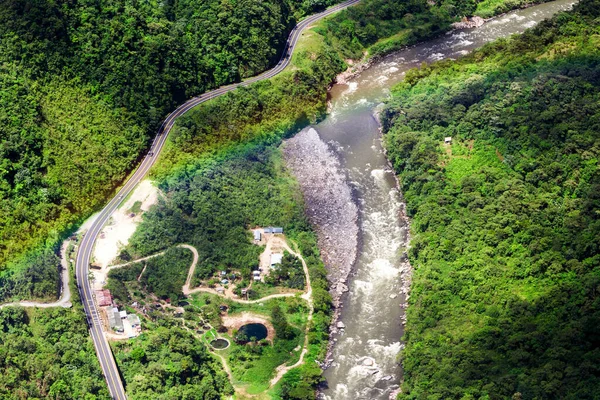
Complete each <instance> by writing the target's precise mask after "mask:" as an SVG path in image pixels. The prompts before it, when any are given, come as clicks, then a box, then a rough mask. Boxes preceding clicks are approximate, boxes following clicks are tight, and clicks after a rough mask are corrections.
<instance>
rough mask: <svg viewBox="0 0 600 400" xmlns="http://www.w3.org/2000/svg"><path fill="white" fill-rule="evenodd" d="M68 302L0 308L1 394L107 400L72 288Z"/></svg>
mask: <svg viewBox="0 0 600 400" xmlns="http://www.w3.org/2000/svg"><path fill="white" fill-rule="evenodd" d="M71 291H72V292H73V291H75V287H74V285H72V287H71ZM71 301H72V302H73V304H74V306H73V308H72V309H64V308H59V307H57V308H52V309H33V308H28V309H24V308H22V307H6V308H2V309H0V398H3V399H23V400H24V399H41V398H48V399H86V400H93V399H109V398H110V396H109V393H108V389H107V387H106V383H105V382H104V379H103V375H102V371H101V370H100V364H99V363H98V359H97V358H96V352H95V349H94V345H93V343H92V340H91V338H90V336H89V333H88V330H87V323H86V320H85V316H84V313H83V308H82V307H81V304H80V302H79V298H78V295H77V293H76V292H74V293H73V296H72V299H71Z"/></svg>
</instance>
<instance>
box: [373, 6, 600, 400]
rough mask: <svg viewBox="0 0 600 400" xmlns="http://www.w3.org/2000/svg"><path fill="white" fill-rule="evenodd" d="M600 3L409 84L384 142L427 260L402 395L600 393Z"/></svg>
mask: <svg viewBox="0 0 600 400" xmlns="http://www.w3.org/2000/svg"><path fill="white" fill-rule="evenodd" d="M599 10H600V3H599V2H598V1H597V0H583V1H582V2H581V3H580V4H579V5H578V6H577V7H576V9H575V11H573V12H570V13H561V14H559V15H557V16H556V17H555V18H553V19H552V20H550V21H547V22H542V23H541V24H540V25H539V26H538V27H536V28H534V29H532V30H529V31H527V32H525V33H524V34H523V35H521V36H519V37H515V38H512V39H503V40H499V41H497V42H495V43H494V44H491V45H488V46H485V47H484V48H483V49H481V50H479V51H476V52H475V53H474V54H472V55H470V56H468V57H466V58H464V59H461V60H459V61H447V62H441V63H437V64H434V65H432V66H426V67H423V68H421V69H420V70H415V71H412V72H411V73H408V74H407V77H406V81H405V82H404V83H402V84H400V85H399V86H398V87H397V88H395V90H394V93H393V98H392V99H391V100H390V101H389V103H388V104H387V108H386V109H385V111H384V112H383V123H384V131H385V137H384V138H385V144H386V148H387V150H388V154H389V157H390V159H391V161H392V163H393V165H394V167H395V169H396V171H397V172H398V174H399V178H400V182H401V187H402V191H403V193H404V196H405V199H406V202H407V211H408V213H409V215H410V216H411V217H412V232H413V238H412V245H411V246H412V247H411V250H410V253H409V254H410V259H411V262H412V264H413V266H414V268H415V272H414V277H413V281H412V289H411V290H412V292H411V297H410V304H409V307H408V311H407V313H408V320H407V327H406V334H405V340H406V349H405V350H404V351H403V352H402V355H401V357H402V363H403V366H404V372H405V383H404V385H403V393H402V394H401V395H400V398H402V399H421V398H456V399H459V398H461V399H475V398H479V399H487V398H489V399H500V398H511V397H512V398H514V399H517V398H523V399H553V398H572V399H592V398H597V397H598V394H599V393H600V370H599V369H598V365H600V359H599V358H598V355H599V354H600V353H599V348H600V340H599V336H598V333H597V327H598V325H599V323H600V301H599V297H598V293H600V292H599V290H598V288H599V286H598V285H599V284H600V253H599V247H598V246H599V243H600V222H599V221H600V219H599V213H600V197H599V194H600V168H599V167H598V160H599V159H600V158H599V156H600V73H599V71H600V52H599V48H600V46H599V44H600V42H599V41H598V37H599V36H598V34H599V33H600V27H599V25H598V21H599V19H598V17H599V16H600V14H599ZM448 136H450V137H452V144H451V145H445V144H444V138H445V137H448Z"/></svg>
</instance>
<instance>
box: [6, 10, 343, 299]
mask: <svg viewBox="0 0 600 400" xmlns="http://www.w3.org/2000/svg"><path fill="white" fill-rule="evenodd" d="M333 2H334V1H333V0H322V1H302V0H285V1H274V0H267V1H261V2H256V1H236V2H233V1H218V0H210V1H201V2H198V1H190V0H178V1H167V2H157V1H148V2H140V1H130V0H122V1H121V0H120V1H117V2H105V1H100V2H90V1H85V0H70V1H67V2H53V1H31V0H3V1H1V2H0V36H1V37H2V41H0V87H2V91H1V93H0V201H1V204H2V206H1V207H0V273H1V274H2V276H1V278H0V279H1V280H2V285H1V286H2V287H16V288H18V287H19V286H20V285H17V284H16V283H15V282H16V281H22V280H24V279H25V280H27V281H28V282H29V283H31V284H32V285H33V286H35V285H36V283H35V282H44V281H46V280H47V276H48V275H50V276H55V279H54V280H53V281H54V282H56V280H57V278H58V275H57V272H56V268H54V267H53V266H52V263H49V262H47V261H48V260H49V259H51V258H52V257H51V253H52V250H53V246H55V245H56V243H57V242H58V238H59V236H60V235H63V234H64V233H65V230H67V229H69V227H71V226H73V225H72V224H74V223H76V222H78V221H80V220H81V218H82V217H84V216H86V215H89V213H90V212H91V211H92V210H94V209H95V208H97V207H98V206H99V205H101V204H102V203H103V201H104V200H105V198H106V197H107V195H108V194H109V193H110V192H111V191H112V190H113V189H114V187H115V186H116V185H118V184H119V182H121V180H122V179H123V178H124V176H125V174H126V172H127V171H128V169H130V168H131V167H132V166H133V164H134V162H135V160H136V159H137V158H138V157H139V155H140V153H141V151H142V150H143V149H144V147H145V146H146V143H147V142H148V138H149V137H150V136H151V135H153V134H154V132H155V129H156V128H157V126H158V124H159V123H160V121H161V120H162V119H163V118H164V116H165V115H166V114H167V113H168V112H169V111H171V110H172V109H173V108H174V107H175V106H176V105H177V104H179V103H181V102H183V101H184V100H185V99H187V98H189V97H191V96H193V95H196V94H199V93H202V92H205V91H206V90H209V89H212V88H215V87H217V86H219V85H222V84H225V83H229V82H232V81H236V80H239V79H242V78H244V77H247V76H250V75H254V74H256V73H258V72H260V71H262V70H264V69H266V68H268V67H269V65H271V64H272V63H273V62H274V61H276V60H277V58H278V53H279V51H280V50H281V48H282V46H283V44H284V43H285V40H286V38H287V33H288V32H289V30H290V29H291V27H292V26H293V25H294V24H295V20H296V19H297V18H300V17H302V16H304V15H306V14H308V13H313V12H315V11H316V10H318V9H322V8H323V7H325V6H327V5H330V4H331V3H333ZM48 248H50V250H51V251H50V254H48V252H47V251H46V249H48ZM33 249H37V250H35V251H32V250H33ZM24 254H26V257H25V258H23V257H21V256H22V255H24ZM23 260H25V261H24V262H23ZM54 265H56V263H55V264H54ZM27 268H30V271H24V269H27ZM6 271H9V272H11V273H12V272H14V271H20V272H19V276H15V277H11V276H8V275H7V272H6ZM32 275H33V277H31V276H32ZM24 276H27V278H23V277H24ZM54 286H56V285H53V287H54ZM54 295H56V292H55V289H53V290H48V288H47V287H45V286H44V287H37V288H36V287H33V288H30V289H29V290H25V291H23V290H21V289H19V288H18V289H17V290H16V291H9V290H4V291H3V292H2V298H7V297H12V296H17V297H37V298H43V297H52V296H54Z"/></svg>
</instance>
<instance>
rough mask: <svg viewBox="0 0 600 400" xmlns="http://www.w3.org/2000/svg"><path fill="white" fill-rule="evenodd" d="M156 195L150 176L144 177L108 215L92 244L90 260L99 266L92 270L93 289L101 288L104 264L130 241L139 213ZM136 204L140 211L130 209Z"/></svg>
mask: <svg viewBox="0 0 600 400" xmlns="http://www.w3.org/2000/svg"><path fill="white" fill-rule="evenodd" d="M158 196H159V190H158V189H157V188H156V187H155V186H154V185H153V184H152V182H151V181H150V180H148V179H145V180H143V181H142V182H140V184H139V185H138V186H137V187H136V188H135V190H134V191H133V193H132V194H131V196H130V197H129V198H128V199H127V201H125V202H124V203H123V204H122V205H121V206H120V207H119V208H118V209H117V210H116V211H115V212H114V213H113V214H112V215H111V217H110V219H109V221H108V224H106V226H104V228H102V231H101V232H100V235H99V236H98V239H97V240H96V243H95V246H94V253H93V260H94V262H93V264H94V265H95V266H97V267H99V268H100V269H92V270H91V271H92V273H93V275H94V281H93V283H92V289H94V290H96V289H101V288H102V286H103V285H104V283H105V282H106V275H107V273H108V271H107V267H108V266H109V265H110V264H111V263H112V262H113V260H114V259H115V258H116V257H117V256H118V255H119V251H120V250H121V249H122V248H123V247H124V246H126V245H127V244H128V243H129V238H130V237H131V236H132V235H133V233H134V232H135V230H136V229H137V226H138V225H139V223H140V222H141V220H142V214H143V213H144V212H146V211H148V210H149V209H150V207H151V206H152V205H154V204H156V202H157V200H158ZM136 203H137V205H136ZM138 207H139V211H138V210H136V211H137V212H133V209H137V208H138Z"/></svg>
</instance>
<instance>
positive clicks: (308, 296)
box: [108, 241, 314, 387]
mask: <svg viewBox="0 0 600 400" xmlns="http://www.w3.org/2000/svg"><path fill="white" fill-rule="evenodd" d="M177 247H182V248H184V249H188V250H190V251H191V252H192V253H193V254H194V258H193V260H192V265H191V266H190V269H189V271H188V275H187V279H186V281H185V284H184V285H183V287H182V292H183V294H184V295H186V296H187V295H189V294H192V293H198V292H205V293H211V294H214V295H218V296H221V297H225V298H227V299H229V300H231V301H234V302H236V303H241V304H256V303H261V302H264V301H267V300H271V299H276V298H281V297H294V296H296V295H297V293H277V294H272V295H269V296H265V297H262V298H260V299H256V300H243V299H236V298H234V297H232V296H231V295H230V294H229V293H227V295H225V296H223V295H221V294H219V293H217V291H216V290H214V289H211V288H204V287H198V288H193V289H190V284H191V280H192V277H193V276H194V273H195V271H196V265H197V264H198V250H196V248H195V247H193V246H190V245H189V244H180V245H178V246H177ZM283 248H284V249H285V250H287V251H288V252H289V253H290V254H293V255H294V256H296V257H298V258H299V259H300V261H301V262H302V269H303V270H304V277H305V280H306V292H304V293H303V294H302V295H301V296H300V297H301V298H302V299H304V300H306V302H307V303H308V309H309V311H308V318H307V322H306V328H305V329H306V330H305V332H304V345H303V347H302V352H301V353H300V358H299V359H298V361H297V362H296V363H295V364H294V365H289V366H286V365H285V364H282V365H280V366H279V367H277V369H276V370H275V376H274V377H273V378H272V379H271V381H270V382H269V383H270V386H269V387H273V386H275V385H276V384H277V382H279V380H280V379H281V378H282V377H283V375H285V374H286V373H287V372H288V371H289V370H291V369H293V368H296V367H299V366H300V365H302V364H303V363H304V357H305V355H306V353H307V352H308V329H309V326H310V322H311V321H312V318H313V311H314V305H313V298H312V286H311V283H310V275H309V273H308V266H307V265H306V261H304V258H303V257H302V255H301V254H300V252H299V251H294V250H292V249H291V248H290V246H289V245H288V244H287V242H286V241H284V243H283ZM164 253H165V252H164V251H163V252H160V253H156V254H153V255H151V256H148V257H144V258H140V259H138V260H135V261H130V262H128V263H125V264H119V265H113V266H110V267H108V269H109V270H110V269H114V268H120V267H125V266H127V265H130V264H134V263H138V262H140V261H144V260H148V259H151V258H154V257H158V256H160V255H163V254H164ZM142 273H143V271H142ZM140 276H141V274H140ZM138 279H139V277H138ZM211 352H212V351H211ZM212 353H213V354H215V355H217V356H218V357H219V358H220V359H221V361H222V363H223V365H224V367H225V371H226V372H227V374H228V375H229V377H230V378H231V370H230V368H229V366H228V365H227V361H226V360H225V358H224V357H222V356H221V355H220V354H218V353H216V352H212Z"/></svg>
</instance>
